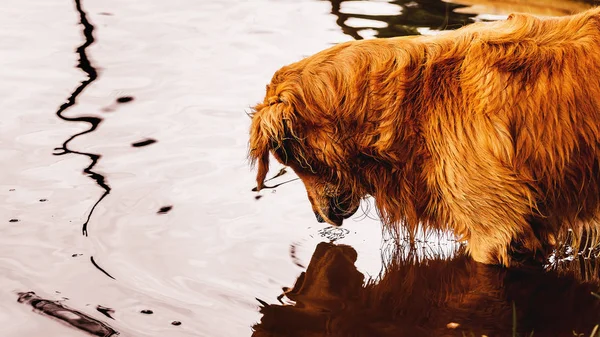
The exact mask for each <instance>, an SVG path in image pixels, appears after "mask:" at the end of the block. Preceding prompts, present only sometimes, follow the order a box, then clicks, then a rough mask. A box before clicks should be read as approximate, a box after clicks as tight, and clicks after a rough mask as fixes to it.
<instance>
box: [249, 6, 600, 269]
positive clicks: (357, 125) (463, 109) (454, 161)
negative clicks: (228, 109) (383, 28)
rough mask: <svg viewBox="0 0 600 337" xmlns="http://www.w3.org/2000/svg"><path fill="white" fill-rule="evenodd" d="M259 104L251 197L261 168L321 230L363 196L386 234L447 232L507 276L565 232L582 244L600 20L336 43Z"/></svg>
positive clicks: (599, 99)
mask: <svg viewBox="0 0 600 337" xmlns="http://www.w3.org/2000/svg"><path fill="white" fill-rule="evenodd" d="M266 91H267V92H266V97H265V98H264V101H263V102H262V103H260V104H258V105H256V106H255V107H254V110H253V112H252V114H251V116H252V124H251V127H250V144H249V158H250V160H251V162H252V163H253V164H256V163H258V176H257V182H258V189H260V188H262V187H263V186H264V180H265V177H266V174H267V171H268V169H269V155H270V153H272V155H273V156H274V157H275V158H276V159H277V160H278V161H279V162H281V163H283V164H284V165H287V166H289V167H291V168H292V169H293V170H294V171H295V172H296V174H297V175H298V176H299V177H300V179H301V180H302V181H303V183H304V185H305V186H306V190H307V193H308V199H309V200H310V202H311V204H312V208H313V211H314V213H315V214H316V217H317V219H318V220H320V221H325V222H328V223H330V224H333V225H341V224H342V221H343V220H344V218H347V217H348V216H350V215H352V214H353V213H354V212H355V211H356V210H357V208H358V206H359V203H360V201H361V200H362V199H363V198H365V197H367V196H372V197H373V198H374V200H375V204H376V206H377V209H378V212H379V213H380V216H381V218H382V221H383V223H384V225H385V227H386V228H388V229H391V230H392V231H395V232H396V233H398V231H399V230H400V229H405V230H407V231H408V232H410V233H414V232H415V231H416V230H417V229H418V228H423V229H425V230H436V231H446V230H452V231H453V232H454V233H455V234H456V236H457V237H459V238H460V239H462V240H465V241H467V242H468V252H469V254H470V255H471V256H472V257H473V258H474V260H476V261H478V262H482V263H487V264H503V265H506V266H509V265H511V264H512V263H517V262H518V261H525V260H543V259H544V258H546V257H547V256H548V254H549V253H550V252H551V251H552V249H553V248H554V247H555V246H556V245H557V244H559V243H561V241H560V240H561V238H564V237H565V233H567V232H568V231H572V233H575V234H577V233H582V232H587V233H588V234H589V235H588V237H587V241H590V240H592V241H596V235H595V233H596V232H597V229H598V227H599V225H598V216H599V213H600V212H599V211H600V210H599V208H600V185H599V184H600V8H594V9H591V10H588V11H585V12H583V13H580V14H577V15H573V16H568V17H562V18H554V17H552V18H537V17H534V16H530V15H525V14H512V15H510V16H509V17H508V19H507V20H505V21H498V22H492V23H475V24H471V25H468V26H466V27H463V28H461V29H459V30H456V31H453V32H448V33H444V34H441V35H437V36H429V37H416V38H389V39H374V40H365V41H353V42H348V43H342V44H339V45H336V46H334V47H332V48H330V49H327V50H324V51H321V52H319V53H317V54H316V55H313V56H310V57H307V58H305V59H303V60H301V61H299V62H297V63H293V64H291V65H288V66H285V67H283V68H281V69H280V70H278V71H277V72H276V73H275V75H274V76H273V78H272V80H271V83H270V84H269V85H267V90H266ZM574 237H575V239H578V236H577V235H574ZM579 239H581V237H579ZM580 241H581V240H580Z"/></svg>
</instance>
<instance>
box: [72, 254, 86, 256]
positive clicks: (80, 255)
mask: <svg viewBox="0 0 600 337" xmlns="http://www.w3.org/2000/svg"><path fill="white" fill-rule="evenodd" d="M82 255H83V254H73V255H71V257H79V256H82Z"/></svg>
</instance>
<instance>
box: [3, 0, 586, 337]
mask: <svg viewBox="0 0 600 337" xmlns="http://www.w3.org/2000/svg"><path fill="white" fill-rule="evenodd" d="M473 3H475V2H469V1H467V4H473ZM533 3H535V5H528V6H526V7H525V9H526V10H528V11H532V12H536V13H538V14H542V15H554V14H565V13H566V12H569V11H575V10H579V9H581V8H583V7H584V6H585V5H584V4H582V3H579V2H565V1H563V2H560V3H559V2H553V4H556V5H553V6H543V5H541V2H532V4H533ZM511 6H512V5H510V3H509V2H493V3H492V2H489V1H478V2H477V6H474V7H469V6H466V5H460V4H456V3H452V4H451V3H446V2H442V1H434V0H427V1H392V2H382V1H317V0H298V1H275V0H253V1H246V2H244V1H234V0H220V1H192V0H175V1H167V2H165V1H158V0H148V1H143V2H141V1H126V2H123V1H115V0H103V1H99V0H81V2H80V3H79V2H68V1H57V0H44V1H40V0H38V1H28V2H24V1H16V0H8V1H4V2H3V3H2V5H0V21H1V22H2V23H3V27H4V29H2V31H0V68H1V69H2V71H1V72H2V74H3V76H1V77H0V87H1V88H2V91H3V92H4V93H6V94H5V95H4V97H3V99H2V101H1V102H0V106H1V108H2V114H3V118H2V120H1V121H0V156H1V157H2V159H3V163H4V165H3V167H2V171H1V172H2V174H1V175H0V200H1V202H2V204H3V207H2V208H0V224H2V225H0V234H1V235H0V286H1V287H0V331H1V335H2V336H86V335H89V333H88V332H85V331H83V330H81V329H77V328H75V327H74V326H77V324H79V323H81V322H83V321H85V322H95V321H97V322H100V323H102V324H105V325H106V326H107V327H110V329H113V330H114V331H118V332H119V334H120V335H123V336H249V335H252V333H253V332H252V326H253V325H254V324H255V323H257V322H260V321H261V319H264V317H263V315H262V313H261V312H260V311H259V304H260V303H259V302H258V301H257V300H256V298H259V299H261V300H262V301H264V302H265V303H278V302H277V297H278V296H279V295H280V294H281V293H282V287H291V286H293V284H294V283H295V281H296V278H297V277H298V275H299V274H300V273H301V272H302V271H304V270H305V269H306V267H307V266H309V262H310V261H311V256H313V252H314V251H315V247H316V245H317V243H318V242H321V241H328V240H329V239H330V238H336V239H338V240H337V242H338V243H341V244H346V245H350V246H351V247H352V248H351V249H353V250H355V251H357V252H358V253H357V261H356V264H354V263H352V268H354V266H356V268H357V272H360V273H361V275H362V276H361V277H362V278H365V279H366V278H369V276H377V275H379V273H380V271H381V269H382V258H381V257H382V253H381V251H380V247H381V246H382V244H383V243H382V240H381V234H380V224H379V221H378V220H377V218H376V216H375V213H374V212H370V213H369V214H367V215H364V214H357V215H356V216H355V217H353V219H352V220H351V221H349V222H348V224H345V225H344V229H343V230H339V231H331V230H328V229H326V230H324V227H323V226H322V225H320V224H318V223H316V221H315V219H314V216H313V214H312V212H311V210H310V206H309V204H308V201H307V199H306V196H305V192H304V189H303V187H302V185H301V183H300V182H298V181H294V182H290V183H286V184H284V185H281V186H280V187H278V188H276V189H272V190H265V191H262V192H261V196H262V197H261V198H260V199H258V200H257V199H255V193H253V192H252V191H251V189H252V187H253V182H254V172H251V171H250V170H249V169H248V166H247V162H246V160H245V156H246V151H247V148H246V143H247V129H248V125H249V119H248V117H247V116H246V114H245V113H246V112H248V111H249V107H250V106H251V105H253V104H255V103H256V102H258V101H260V100H261V99H262V95H263V93H264V86H265V84H266V83H267V82H268V81H269V79H270V77H271V75H272V74H273V72H274V71H275V70H277V69H278V68H279V67H281V66H282V65H284V64H287V63H290V62H293V61H296V60H299V59H300V58H302V57H303V56H307V55H310V54H313V53H315V52H317V51H319V50H321V49H324V48H326V47H328V46H330V45H333V44H336V43H339V42H343V41H349V40H352V39H361V38H372V37H375V36H377V37H386V36H394V35H404V34H436V33H437V32H438V31H440V30H446V29H454V28H457V27H459V26H461V25H464V24H467V23H470V22H474V21H480V20H492V19H497V18H502V17H504V16H506V15H507V14H508V13H509V12H510V11H511ZM522 8H524V7H523V5H521V6H520V7H518V9H519V10H521V9H522ZM82 19H83V20H82ZM277 171H278V170H277V168H273V170H272V173H273V174H274V173H276V172H277ZM293 178H294V176H293V174H292V173H288V174H286V175H283V176H281V177H279V178H277V179H276V180H274V181H273V183H280V182H286V181H288V180H290V179H293ZM431 245H432V247H433V250H434V251H436V252H439V251H441V252H448V251H450V250H452V249H451V248H450V246H452V242H451V241H447V240H444V241H443V242H442V244H441V245H438V244H434V243H431ZM461 261H462V260H461ZM346 262H347V261H346ZM449 263H450V262H449ZM461 263H467V262H461ZM467 264H468V263H467ZM340 266H341V267H344V266H345V267H349V266H350V265H348V264H347V263H346V264H341V265H340ZM424 273H425V274H424V275H426V276H427V275H429V274H427V273H428V272H427V271H425V272H424ZM354 275H355V276H356V275H359V274H356V273H354ZM361 277H359V278H361ZM540 277H542V276H540ZM503 282H505V281H503ZM573 282H575V281H573ZM573 282H572V283H570V284H571V285H573V284H574V286H575V287H576V288H577V287H579V286H580V283H576V282H575V283H573ZM577 282H579V281H577ZM351 286H352V287H354V288H353V289H355V290H358V289H359V288H361V289H362V286H360V285H359V284H358V278H357V279H356V282H355V283H353V284H352V285H351ZM502 287H504V283H500V284H499V285H497V286H496V288H494V289H497V291H502V289H503V288H502ZM552 289H554V288H552ZM552 289H551V291H554V290H552ZM577 289H580V288H577ZM402 291H404V290H402ZM28 292H34V293H35V296H37V297H32V296H33V295H27V296H28V297H20V296H23V293H28ZM19 293H22V294H21V295H19ZM19 298H21V299H22V301H20V302H19V301H17V300H18V299H19ZM37 298H39V299H40V301H41V300H47V301H49V302H48V303H50V304H52V305H50V306H46V307H45V308H54V309H52V310H54V311H53V312H55V313H58V314H57V315H58V316H60V317H63V319H61V318H60V317H57V316H55V317H54V318H52V317H50V316H49V315H47V314H49V313H50V309H48V310H47V311H46V313H47V314H46V315H44V314H40V309H39V308H38V310H37V311H36V312H34V311H33V307H32V304H31V303H32V302H31V301H32V299H34V300H36V299H37ZM34 302H35V301H34ZM35 303H37V304H38V306H39V305H41V304H40V303H42V304H44V303H46V302H39V301H38V302H35ZM35 303H34V304H35ZM403 303H406V305H407V306H409V307H410V306H412V305H414V303H413V302H403ZM427 303H429V302H427ZM586 303H587V302H586ZM558 304H560V303H558ZM558 304H557V305H558ZM593 305H595V304H593ZM34 307H35V305H34ZM61 308H62V309H61ZM502 308H503V309H502V310H505V307H504V306H502ZM42 309H43V308H42ZM63 309H64V310H63ZM61 310H62V311H61ZM41 312H42V313H43V312H44V310H41ZM502 313H503V315H504V314H505V311H502ZM61 315H62V316H61ZM78 315H79V316H78ZM340 317H343V318H342V320H343V321H344V322H345V321H347V320H349V319H350V318H348V317H346V316H340ZM87 320H89V321H87ZM94 320H95V321H94ZM77 322H79V323H77ZM410 322H412V321H409V323H410ZM502 322H504V321H502ZM178 323H179V324H178ZM584 323H588V321H585V322H584ZM94 324H95V323H94ZM344 324H345V323H344ZM410 324H412V323H410ZM582 324H583V323H582ZM98 326H100V325H98ZM414 326H418V325H414ZM107 331H109V330H107ZM476 331H479V330H476ZM536 336H537V334H536Z"/></svg>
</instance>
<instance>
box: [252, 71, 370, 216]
mask: <svg viewBox="0 0 600 337" xmlns="http://www.w3.org/2000/svg"><path fill="white" fill-rule="evenodd" d="M298 76H300V75H299V74H296V73H294V72H293V70H290V69H289V68H285V67H284V68H283V69H282V70H280V71H279V72H277V73H276V74H275V76H274V78H273V80H272V82H271V84H270V85H268V86H267V94H266V97H265V99H264V101H263V102H262V103H260V104H258V105H256V106H255V107H254V109H253V110H254V111H253V113H252V114H251V117H252V125H251V128H250V144H249V147H250V149H249V158H250V161H251V163H252V164H253V165H254V164H258V174H257V183H258V187H257V188H258V190H260V189H261V188H263V187H264V180H265V177H266V174H267V172H268V170H269V155H270V154H272V155H273V156H274V157H275V158H276V159H277V160H278V161H279V162H280V163H282V164H283V165H286V166H288V167H290V168H292V169H293V170H294V172H295V173H296V174H297V175H298V177H299V178H300V179H301V180H302V182H303V183H304V185H305V187H306V191H307V194H308V199H309V200H310V202H311V204H312V209H313V211H314V213H315V216H316V218H317V220H318V221H319V222H328V223H330V224H332V225H337V226H339V225H341V224H342V222H343V220H344V219H346V218H348V217H350V216H351V215H352V214H354V213H355V212H356V210H357V209H358V207H359V204H360V200H361V198H362V197H363V195H361V193H360V192H359V191H357V189H356V183H355V182H354V181H353V178H352V177H351V175H350V174H349V173H350V172H351V171H352V169H351V167H350V163H351V159H352V158H351V157H352V153H351V149H352V147H353V145H352V143H351V140H350V139H348V138H351V137H344V130H336V128H337V127H340V124H339V123H337V122H336V120H335V118H336V117H335V116H334V115H333V114H329V115H328V114H327V112H324V111H322V107H321V106H320V105H319V104H318V103H317V102H316V101H318V100H319V99H320V98H319V97H318V96H319V94H318V91H319V90H320V89H321V88H318V87H317V88H309V87H308V86H306V85H304V86H301V85H300V84H299V83H298V81H299V79H298V78H297V77H298ZM308 90H312V91H313V92H311V93H308V92H307V91H308ZM321 94H322V95H323V96H322V97H321V98H322V99H326V98H325V96H326V95H327V94H326V93H321ZM309 96H310V99H308V98H307V97H309ZM327 99H329V98H327ZM310 100H313V102H310ZM344 138H345V139H344Z"/></svg>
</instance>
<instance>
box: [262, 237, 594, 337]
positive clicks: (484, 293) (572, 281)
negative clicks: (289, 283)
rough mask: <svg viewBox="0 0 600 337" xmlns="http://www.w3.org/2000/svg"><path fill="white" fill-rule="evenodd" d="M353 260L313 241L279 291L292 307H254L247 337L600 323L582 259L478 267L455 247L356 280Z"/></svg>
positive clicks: (343, 249)
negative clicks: (257, 314) (302, 265)
mask: <svg viewBox="0 0 600 337" xmlns="http://www.w3.org/2000/svg"><path fill="white" fill-rule="evenodd" d="M356 259H357V253H356V251H355V250H354V249H353V248H352V247H350V246H345V245H335V244H331V243H320V244H319V245H318V246H317V248H316V250H315V252H314V253H313V256H312V259H311V261H310V264H309V265H308V268H307V269H306V272H303V273H301V274H300V276H299V277H298V279H297V281H296V284H295V285H294V287H293V289H291V290H288V291H287V292H286V293H285V297H286V298H287V299H289V300H291V301H293V302H294V303H293V304H283V305H279V304H267V303H265V302H264V301H262V300H259V302H260V303H261V304H262V307H261V309H260V311H261V313H262V315H263V316H262V319H261V321H260V323H258V324H256V325H255V326H254V333H253V335H252V336H255V337H262V336H269V337H275V336H313V337H314V336H340V337H342V336H344V337H346V336H356V337H358V336H364V337H367V336H368V337H371V336H390V337H391V336H394V337H399V336H407V337H408V336H410V337H419V336H482V335H487V336H513V327H516V332H517V334H518V336H529V335H530V334H531V332H532V331H534V336H573V332H574V331H575V332H577V333H582V334H583V335H582V336H590V332H591V331H592V329H593V328H594V326H595V325H596V324H598V323H600V299H599V298H597V297H595V296H594V295H593V294H592V292H597V291H598V289H599V288H600V277H599V274H600V273H599V270H600V268H598V264H597V263H596V262H591V261H590V260H580V261H575V262H571V263H567V264H568V265H567V264H562V265H559V266H556V268H554V270H550V271H544V270H542V269H520V270H519V269H506V268H500V267H496V266H488V265H483V264H479V263H476V262H474V261H472V260H471V259H470V258H468V257H467V256H466V254H465V253H464V251H462V250H459V252H458V253H457V254H456V255H455V256H454V257H452V258H449V259H442V258H436V259H432V260H423V259H417V258H416V254H415V255H411V254H408V256H407V255H403V257H399V256H396V257H392V258H391V259H390V261H389V263H388V264H387V266H386V270H385V272H384V273H383V274H382V276H381V277H380V279H379V280H378V281H370V282H367V283H363V274H362V273H360V272H359V271H358V270H357V269H356V267H355V266H354V263H355V262H356ZM420 260H421V261H420ZM513 305H514V309H513ZM513 314H515V317H514V318H513ZM513 322H516V325H515V324H513Z"/></svg>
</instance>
